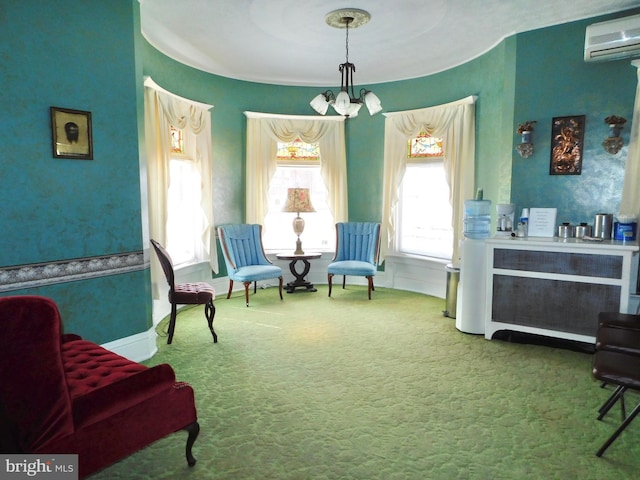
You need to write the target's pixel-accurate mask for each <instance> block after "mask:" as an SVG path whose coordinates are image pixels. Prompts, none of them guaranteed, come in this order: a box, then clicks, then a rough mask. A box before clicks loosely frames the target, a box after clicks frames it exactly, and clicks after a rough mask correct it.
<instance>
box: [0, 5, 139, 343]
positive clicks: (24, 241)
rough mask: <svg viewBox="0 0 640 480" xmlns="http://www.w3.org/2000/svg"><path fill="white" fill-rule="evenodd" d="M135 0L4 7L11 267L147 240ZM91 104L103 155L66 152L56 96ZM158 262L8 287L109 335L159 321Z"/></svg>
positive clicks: (74, 325)
mask: <svg viewBox="0 0 640 480" xmlns="http://www.w3.org/2000/svg"><path fill="white" fill-rule="evenodd" d="M132 5H135V6H136V8H137V2H133V3H132V0H110V1H109V2H87V1H81V2H78V1H71V0H49V1H47V2H46V3H43V2H41V1H40V0H21V1H19V2H18V1H10V2H3V5H2V8H1V9H0V36H1V38H2V41H0V59H2V61H1V62H0V69H1V70H0V85H1V88H0V105H2V109H3V115H2V117H1V119H0V124H1V125H2V132H3V138H4V145H3V149H2V154H1V155H0V165H2V175H0V203H1V204H2V205H3V208H2V214H1V215H0V219H1V220H0V225H1V229H2V235H0V268H1V267H7V266H15V265H25V264H33V263H41V262H54V261H62V260H68V259H76V258H84V257H94V256H101V255H114V254H119V253H125V252H134V251H141V250H142V237H141V202H140V182H139V167H138V158H139V155H138V125H137V123H136V118H137V112H136V102H137V99H136V86H137V85H138V83H139V76H136V67H135V55H134V54H135V51H134V31H135V16H134V15H133V11H134V10H133V7H132ZM51 106H57V107H63V108H71V109H76V110H87V111H90V112H91V113H92V120H93V147H94V159H93V160H67V159H55V158H53V155H52V147H51V130H50V120H49V118H50V117H49V107H51ZM147 278H148V270H147V271H146V272H135V273H128V274H121V275H115V276H113V277H106V278H101V279H93V280H86V281H75V282H68V283H62V284H56V285H50V286H46V287H39V288H35V289H29V290H21V291H11V292H8V293H3V295H7V294H11V295H13V294H24V293H32V294H39V295H45V296H49V297H52V298H53V299H54V300H55V301H56V302H57V303H58V305H59V306H60V309H61V313H62V315H63V319H64V322H65V328H66V330H67V331H71V332H74V333H78V334H80V335H82V336H84V337H85V338H88V339H90V340H93V341H96V342H100V343H104V342H107V341H111V340H114V339H117V338H121V337H125V336H128V335H131V334H133V333H138V332H141V331H144V330H147V329H148V328H149V327H150V324H151V315H150V309H149V305H150V302H151V300H150V297H149V295H147V294H146V293H145V292H146V291H147V288H148V280H147Z"/></svg>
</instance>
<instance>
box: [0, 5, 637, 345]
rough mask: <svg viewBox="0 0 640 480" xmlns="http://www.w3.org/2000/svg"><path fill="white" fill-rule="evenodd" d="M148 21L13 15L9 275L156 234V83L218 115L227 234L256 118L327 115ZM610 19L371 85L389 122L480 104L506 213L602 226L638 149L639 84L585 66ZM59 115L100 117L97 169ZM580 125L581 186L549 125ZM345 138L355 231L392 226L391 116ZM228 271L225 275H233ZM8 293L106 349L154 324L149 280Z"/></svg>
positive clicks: (69, 10)
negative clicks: (612, 136) (387, 157)
mask: <svg viewBox="0 0 640 480" xmlns="http://www.w3.org/2000/svg"><path fill="white" fill-rule="evenodd" d="M138 9H139V5H138V1H137V0H110V1H109V2H77V1H71V0H50V1H48V2H46V8H43V6H42V2H40V1H37V0H23V1H21V2H5V5H3V9H2V11H1V12H0V27H1V29H0V32H1V33H0V35H1V36H2V41H1V42H0V58H2V62H0V69H1V70H0V82H1V85H2V88H0V104H1V105H2V106H3V107H4V110H5V112H6V114H5V115H4V116H3V117H2V119H1V120H0V122H1V125H2V129H3V132H4V138H5V148H4V149H3V153H2V156H1V157H0V164H1V165H2V167H3V175H2V176H1V177H0V201H2V205H3V212H2V215H1V216H0V219H1V220H0V221H1V224H0V225H1V226H2V229H3V235H2V236H0V269H1V268H2V267H9V266H15V265H27V264H32V263H41V262H44V263H46V262H53V261H58V260H65V259H75V258H84V257H92V256H97V255H112V254H119V253H125V252H136V251H140V250H142V249H143V246H144V245H145V244H146V238H147V235H148V234H147V232H148V229H147V223H146V220H141V218H142V219H144V218H146V205H145V204H144V202H141V200H140V196H141V191H140V175H141V169H140V162H142V165H144V136H143V133H144V132H143V128H142V126H143V117H142V105H143V104H142V81H143V78H142V77H143V75H150V76H151V77H152V78H153V79H154V80H155V81H156V82H157V83H158V84H159V85H161V86H162V87H164V88H166V89H167V90H169V91H172V92H174V93H176V94H178V95H181V96H184V97H187V98H190V99H193V100H197V101H199V102H203V103H208V104H213V105H214V108H213V109H212V124H213V127H212V128H213V129H212V135H213V161H214V165H213V170H214V194H213V195H214V197H213V204H214V214H215V218H216V223H218V224H222V223H232V222H241V221H243V220H244V211H245V200H244V197H245V191H244V188H245V187H244V185H245V177H246V172H245V166H244V158H245V133H246V128H245V125H246V120H245V117H244V115H243V112H244V111H245V110H252V111H262V112H272V113H283V114H307V115H312V114H314V112H313V111H312V110H311V108H310V107H309V105H308V102H309V100H310V99H311V98H312V97H313V96H315V95H316V94H317V93H318V92H320V91H322V90H324V89H323V88H309V87H285V86H275V85H264V84H258V83H251V82H244V81H238V80H233V79H228V78H223V77H220V76H216V75H212V74H208V73H204V72H201V71H198V70H195V69H192V68H190V67H187V66H184V65H181V64H179V63H177V62H175V61H173V60H171V59H170V58H168V57H166V56H165V55H163V54H161V53H160V52H158V51H157V50H155V49H154V48H153V47H152V46H151V45H149V44H148V43H147V42H146V41H145V40H144V39H143V38H142V35H141V34H140V27H139V24H140V19H139V10H138ZM638 11H640V10H635V11H629V12H624V13H621V14H619V15H618V16H622V15H629V14H633V13H638ZM607 18H610V17H601V18H598V19H592V20H590V21H581V22H575V23H572V24H568V25H561V26H557V27H552V28H547V29H542V30H537V31H533V32H528V33H524V34H519V35H516V36H513V37H510V38H508V39H506V40H504V41H502V42H500V43H499V44H498V45H497V46H496V47H495V48H493V49H492V50H491V51H489V52H487V53H485V54H484V55H482V56H480V57H478V58H476V59H474V60H472V61H470V62H468V63H466V64H464V65H461V66H458V67H455V68H452V69H451V70H448V71H445V72H441V73H438V74H435V75H431V76H428V77H424V78H419V79H413V80H407V81H402V82H390V83H384V84H378V85H374V86H370V87H371V89H372V90H373V91H375V92H376V94H377V95H378V96H379V97H380V98H381V99H382V104H383V107H384V110H385V111H398V110H406V109H415V108H420V107H428V106H433V105H438V104H441V103H447V102H451V101H455V100H458V99H460V98H463V97H466V96H468V95H476V96H477V97H478V100H477V114H476V171H475V178H476V187H477V188H483V189H484V192H485V198H488V199H491V200H492V201H493V202H494V203H499V202H508V201H510V200H512V201H514V202H515V203H517V204H518V206H519V208H521V207H522V206H557V207H558V208H559V220H563V221H565V220H566V221H572V222H577V221H584V220H590V219H591V216H592V215H593V213H595V211H600V210H605V211H611V212H613V213H615V212H616V211H617V208H618V205H619V202H620V188H621V184H622V175H623V171H624V163H625V158H626V148H625V150H624V151H623V152H622V153H620V154H618V155H617V156H609V155H607V154H605V153H604V152H603V150H602V148H601V147H600V143H601V141H602V139H603V138H604V137H605V136H606V133H607V129H606V126H605V125H604V123H603V119H604V117H605V116H607V115H609V114H616V115H621V116H624V117H626V118H628V119H629V124H630V121H631V110H632V108H633V102H634V96H635V87H636V72H635V69H634V68H632V67H630V66H629V61H628V60H622V61H617V62H607V63H601V64H585V63H584V62H583V60H582V45H583V41H584V28H585V26H586V25H587V24H588V23H591V22H593V21H600V20H604V19H607ZM339 61H340V59H339V58H336V66H337V63H338V62H339ZM354 61H355V62H356V63H357V59H354ZM337 79H338V78H337V74H336V80H337ZM362 86H365V85H358V87H362ZM326 88H334V89H335V85H328V86H326ZM50 106H59V107H66V108H73V109H79V110H89V111H91V112H92V115H93V133H94V160H92V161H74V160H60V159H54V158H52V154H51V139H50V127H49V107H50ZM581 114H584V115H586V116H587V132H586V149H585V158H584V164H583V174H582V175H580V176H550V175H549V174H548V168H549V148H550V123H551V118H553V117H554V116H566V115H581ZM524 120H536V121H537V122H538V123H537V128H536V131H535V136H534V141H535V149H536V152H535V154H534V155H533V156H532V157H531V158H529V159H526V160H525V159H521V158H520V157H519V156H518V155H517V154H515V152H514V147H515V144H516V142H517V141H518V140H519V138H518V137H517V136H516V135H515V128H516V126H517V124H518V123H519V122H522V121H524ZM629 124H628V128H627V129H625V131H624V133H623V135H624V138H625V142H626V143H628V138H629ZM346 132H347V156H348V170H347V171H348V177H349V178H348V186H349V215H350V218H351V219H352V220H358V221H365V220H380V216H381V197H382V175H383V137H384V117H383V116H382V115H377V116H374V117H370V116H369V115H368V113H366V112H362V113H361V114H360V116H359V117H358V118H356V119H352V120H349V121H348V122H347V125H346ZM142 176H143V177H144V170H143V169H142ZM144 193H145V192H144V191H143V192H142V195H143V196H144ZM225 273H226V272H225V271H224V267H222V268H221V272H220V275H224V274H225ZM10 293H12V294H14V293H17V294H22V293H37V294H42V295H47V296H51V297H53V298H54V299H55V300H56V301H57V302H58V304H59V305H60V306H61V311H62V313H63V316H64V319H65V324H66V329H67V330H68V331H73V332H76V333H79V334H81V335H83V336H85V337H86V338H89V339H91V340H93V341H97V342H100V343H104V342H107V341H111V340H114V339H117V338H121V337H125V336H128V335H132V334H134V333H139V332H143V331H145V330H147V329H148V328H149V327H150V325H151V315H150V304H151V298H150V294H149V279H148V269H144V270H141V271H137V272H134V273H126V274H121V275H112V276H109V277H104V278H98V279H90V280H80V281H76V282H70V283H63V284H57V285H49V286H45V287H38V288H32V289H28V290H21V291H14V292H10ZM5 294H6V293H5Z"/></svg>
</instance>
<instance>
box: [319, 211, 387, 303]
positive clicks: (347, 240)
mask: <svg viewBox="0 0 640 480" xmlns="http://www.w3.org/2000/svg"><path fill="white" fill-rule="evenodd" d="M379 254H380V224H379V223H364V222H348V223H336V255H335V257H334V258H333V260H332V261H331V263H330V264H329V267H328V268H327V273H328V282H329V296H331V282H332V279H333V276H334V275H343V277H342V288H344V287H345V283H346V278H347V275H355V276H358V277H366V278H367V280H368V283H369V288H368V293H369V300H371V290H375V288H374V286H373V277H374V276H375V274H376V271H377V270H378V268H377V267H378V257H379Z"/></svg>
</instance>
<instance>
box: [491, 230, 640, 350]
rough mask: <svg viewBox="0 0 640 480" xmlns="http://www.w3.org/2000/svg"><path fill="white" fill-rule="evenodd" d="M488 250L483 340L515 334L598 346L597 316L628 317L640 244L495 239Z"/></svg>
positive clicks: (612, 241) (608, 241) (610, 241)
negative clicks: (506, 332) (604, 313)
mask: <svg viewBox="0 0 640 480" xmlns="http://www.w3.org/2000/svg"><path fill="white" fill-rule="evenodd" d="M486 245H487V252H486V253H487V288H486V305H485V338H488V339H490V338H492V336H493V334H494V333H495V332H497V331H499V330H511V331H518V332H527V333H534V334H538V335H546V336H549V337H555V338H563V339H568V340H576V341H580V342H587V343H594V342H595V335H596V329H597V325H598V322H597V320H598V313H599V312H601V311H619V312H627V313H628V312H629V297H630V294H633V293H635V292H636V284H637V275H638V255H637V253H638V244H637V243H636V242H618V241H614V240H604V241H602V242H599V243H595V242H587V241H584V240H581V239H575V238H569V239H559V238H535V237H529V238H525V239H520V238H498V237H496V238H492V239H489V240H487V241H486Z"/></svg>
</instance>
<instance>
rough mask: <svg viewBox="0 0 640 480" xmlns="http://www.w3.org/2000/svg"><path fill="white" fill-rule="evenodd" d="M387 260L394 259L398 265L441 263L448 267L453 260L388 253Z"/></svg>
mask: <svg viewBox="0 0 640 480" xmlns="http://www.w3.org/2000/svg"><path fill="white" fill-rule="evenodd" d="M386 258H389V259H394V261H396V262H398V263H409V262H415V261H418V262H425V263H427V262H429V263H440V264H442V265H447V264H449V263H451V259H450V258H449V259H447V258H439V257H429V256H427V255H415V254H412V253H399V252H393V253H387V256H386Z"/></svg>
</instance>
